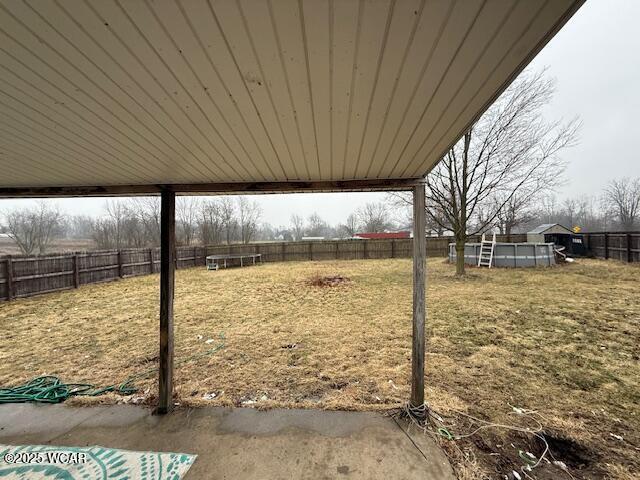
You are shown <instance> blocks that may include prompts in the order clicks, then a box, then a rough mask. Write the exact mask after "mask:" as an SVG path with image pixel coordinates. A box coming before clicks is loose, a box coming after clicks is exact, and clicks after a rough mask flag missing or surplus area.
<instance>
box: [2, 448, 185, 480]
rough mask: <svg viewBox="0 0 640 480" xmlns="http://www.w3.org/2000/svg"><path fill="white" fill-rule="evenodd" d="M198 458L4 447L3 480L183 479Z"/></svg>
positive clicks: (166, 454) (170, 454)
mask: <svg viewBox="0 0 640 480" xmlns="http://www.w3.org/2000/svg"><path fill="white" fill-rule="evenodd" d="M195 460H196V455H188V454H185V453H164V452H132V451H128V450H118V449H115V448H106V447H99V446H93V447H52V446H50V445H27V446H20V447H19V446H12V445H0V479H2V480H5V479H11V480H125V479H126V480H133V479H140V480H152V479H153V480H180V479H181V478H182V477H184V475H185V474H186V473H187V471H188V470H189V468H190V467H191V465H192V464H193V462H194V461H195Z"/></svg>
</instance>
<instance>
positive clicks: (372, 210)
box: [356, 202, 392, 233]
mask: <svg viewBox="0 0 640 480" xmlns="http://www.w3.org/2000/svg"><path fill="white" fill-rule="evenodd" d="M356 215H357V217H358V221H359V222H360V225H361V226H362V228H363V230H364V231H365V232H370V233H380V232H384V231H385V230H388V229H389V228H391V227H392V222H391V219H390V216H389V208H388V206H387V205H385V204H384V203H383V202H378V203H367V204H365V205H364V206H362V207H360V208H359V209H358V210H357V211H356Z"/></svg>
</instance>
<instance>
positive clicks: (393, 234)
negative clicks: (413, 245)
mask: <svg viewBox="0 0 640 480" xmlns="http://www.w3.org/2000/svg"><path fill="white" fill-rule="evenodd" d="M410 237H411V232H409V231H402V232H382V233H356V234H355V235H354V236H353V238H362V239H368V240H382V239H388V238H410Z"/></svg>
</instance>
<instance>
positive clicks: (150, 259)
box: [149, 248, 154, 273]
mask: <svg viewBox="0 0 640 480" xmlns="http://www.w3.org/2000/svg"><path fill="white" fill-rule="evenodd" d="M153 270H154V265H153V248H150V249H149V273H153Z"/></svg>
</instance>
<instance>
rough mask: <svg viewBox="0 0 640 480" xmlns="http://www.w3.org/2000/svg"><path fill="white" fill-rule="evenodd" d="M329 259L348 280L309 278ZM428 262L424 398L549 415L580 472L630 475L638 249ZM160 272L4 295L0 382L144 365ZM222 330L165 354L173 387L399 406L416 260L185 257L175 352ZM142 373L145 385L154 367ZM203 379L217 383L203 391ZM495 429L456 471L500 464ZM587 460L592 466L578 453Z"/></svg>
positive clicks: (230, 400)
mask: <svg viewBox="0 0 640 480" xmlns="http://www.w3.org/2000/svg"><path fill="white" fill-rule="evenodd" d="M337 275H340V276H345V277H348V278H349V279H350V281H349V282H347V283H340V284H336V285H335V286H331V287H317V286H314V285H312V284H311V283H310V281H311V280H312V279H313V278H321V277H325V276H337ZM428 276H429V281H428V290H427V299H428V315H429V316H428V321H427V326H428V332H427V334H428V346H427V349H428V354H427V357H426V362H427V366H426V367H427V380H426V381H427V399H428V401H429V403H430V404H431V406H433V407H434V408H436V409H437V410H438V411H440V412H442V413H444V414H451V413H452V412H453V411H454V410H461V411H468V412H471V413H473V414H474V415H477V416H481V417H482V418H485V419H488V420H491V421H501V422H507V421H509V422H512V423H513V422H514V420H515V419H514V418H513V415H510V414H509V412H510V411H511V407H510V406H509V404H511V405H515V406H518V407H523V408H528V409H534V410H537V411H539V412H540V413H541V414H543V415H544V417H545V428H546V429H547V431H548V432H550V433H551V434H553V435H556V436H558V437H560V438H561V439H564V440H567V439H568V441H572V442H577V443H578V444H579V445H580V446H581V448H582V447H583V448H584V449H585V452H587V453H584V452H582V453H583V454H582V456H580V455H578V457H580V458H578V460H576V461H575V462H574V463H575V465H573V464H571V465H570V466H571V467H575V469H576V470H574V475H576V471H578V472H582V473H583V474H584V477H585V478H598V475H600V476H603V475H608V476H610V477H611V478H620V479H625V478H632V477H634V475H637V474H638V469H639V465H638V461H637V460H636V458H637V457H638V455H639V453H640V452H639V450H638V448H639V447H640V435H639V432H640V409H639V405H640V394H639V392H640V368H639V366H638V365H639V362H638V360H639V359H640V268H639V267H638V266H635V265H625V264H621V263H616V262H605V261H596V260H580V261H579V262H577V263H576V264H573V265H570V266H566V267H557V268H554V269H539V270H534V269H521V270H506V269H493V270H477V269H472V270H471V271H470V274H469V275H468V278H466V279H464V280H459V279H457V278H456V277H455V276H454V275H453V271H452V268H451V267H450V266H449V265H448V264H446V263H444V262H443V261H442V260H441V259H431V260H430V261H429V265H428ZM157 283H158V277H157V275H153V276H146V277H139V278H133V279H128V280H125V281H121V282H115V283H111V284H104V285H91V286H86V287H83V288H81V289H79V290H76V291H68V292H62V293H58V294H50V295H45V296H41V297H34V298H30V299H23V300H18V301H14V302H11V303H5V304H2V305H0V328H1V329H2V332H3V334H2V337H0V385H2V384H4V385H6V384H16V383H20V382H24V381H26V380H28V379H30V378H31V377H33V376H35V375H41V374H45V373H47V374H54V375H59V376H61V377H62V378H63V379H64V380H66V381H74V382H78V381H87V382H91V383H96V384H100V385H104V384H112V383H116V382H121V381H122V380H123V379H124V378H126V377H127V376H129V375H131V374H134V373H137V372H140V371H141V370H144V369H145V368H148V367H150V366H153V365H154V364H155V362H156V361H157V360H156V355H157V341H158V332H157V330H158V313H157V312H158V310H157V303H158V288H157ZM221 332H224V333H225V335H226V347H225V349H224V350H222V351H220V352H218V353H216V354H215V355H213V356H211V357H207V358H203V359H200V360H198V361H195V362H191V363H187V364H184V365H180V366H178V367H177V368H176V373H175V377H176V378H175V383H176V392H177V401H178V402H180V403H181V404H184V405H203V404H207V405H243V404H244V405H247V404H252V403H253V402H255V406H258V407H266V408H268V407H275V406H284V407H311V408H326V409H365V410H372V409H390V408H393V407H396V406H399V405H401V404H402V402H404V401H405V400H406V399H407V398H408V396H409V383H408V381H409V378H410V356H411V263H410V260H366V261H339V262H338V261H330V262H300V263H286V264H282V263H280V264H265V265H263V266H259V267H255V268H254V267H250V268H245V269H230V270H221V271H217V272H211V271H206V270H205V269H191V270H183V271H179V272H178V273H177V280H176V306H175V334H176V336H175V343H176V345H175V348H176V360H178V361H179V360H180V359H181V358H185V357H186V356H189V355H192V354H194V353H198V352H202V351H205V350H206V349H207V348H210V347H211V346H213V345H211V344H206V343H205V341H206V340H207V339H209V338H211V339H214V340H216V341H217V339H218V335H219V333H221ZM199 336H202V339H199ZM137 385H138V386H139V387H140V390H141V392H145V391H148V392H149V393H148V394H147V398H148V399H149V400H152V399H153V396H154V391H155V381H154V380H153V379H150V380H146V381H141V382H137ZM211 393H215V394H216V398H215V399H214V400H204V399H203V396H204V395H206V394H211ZM116 399H117V397H116V396H113V395H111V396H106V397H102V398H101V399H100V401H115V400H116ZM610 433H613V434H616V435H621V436H622V437H623V438H624V440H623V441H619V440H616V439H615V438H613V437H611V436H610ZM501 435H502V433H500V432H496V433H495V434H492V436H485V437H482V445H479V444H478V441H477V440H476V441H474V442H471V443H469V444H463V445H462V446H463V449H466V450H465V452H466V451H469V452H472V454H471V456H468V455H467V454H466V453H464V452H463V451H459V452H458V453H459V455H460V457H465V456H467V457H469V458H472V459H473V460H472V462H471V463H474V465H471V464H470V462H466V463H465V462H464V461H460V463H459V465H458V472H459V474H460V476H463V475H464V476H467V477H468V478H482V477H483V475H487V476H490V475H493V474H495V471H493V469H494V468H497V467H496V466H495V462H494V463H492V461H493V460H492V459H494V458H495V457H494V456H490V453H488V452H490V451H495V448H496V446H495V445H493V443H498V442H501V441H503V440H508V441H511V442H513V441H514V440H513V438H512V437H511V438H509V437H504V436H501ZM564 440H563V441H564ZM492 442H493V443H492ZM473 452H475V453H473ZM574 453H575V452H574ZM476 454H477V455H476ZM454 455H455V453H454ZM582 457H588V458H586V459H584V458H582ZM476 460H477V464H475V463H476ZM583 460H584V462H588V463H589V465H584V466H583V467H584V469H583V470H581V469H580V468H581V466H580V464H579V463H580V462H581V461H583ZM584 462H583V463H584ZM577 476H578V477H580V475H579V474H578V475H577ZM567 478H568V477H567ZM600 478H601V477H600Z"/></svg>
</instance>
